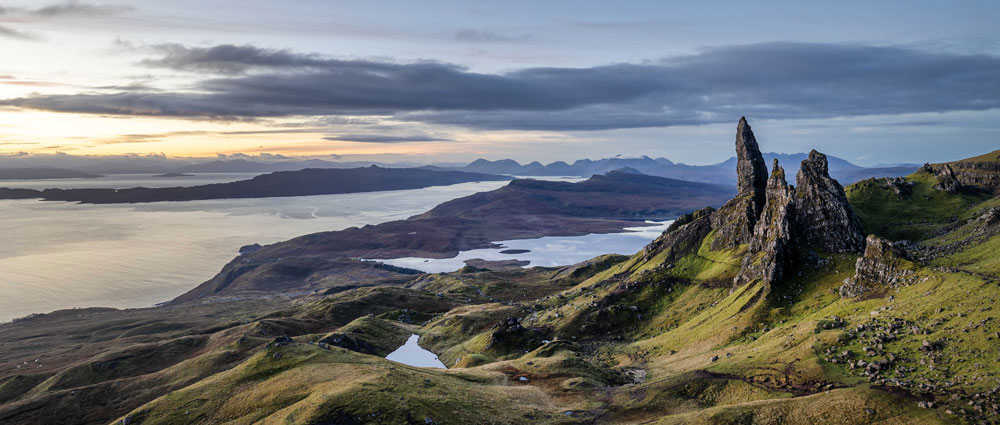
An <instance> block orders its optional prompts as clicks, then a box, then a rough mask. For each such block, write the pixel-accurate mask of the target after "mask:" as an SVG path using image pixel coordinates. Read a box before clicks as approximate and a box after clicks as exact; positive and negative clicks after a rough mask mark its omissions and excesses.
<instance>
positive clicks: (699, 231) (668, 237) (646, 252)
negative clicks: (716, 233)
mask: <svg viewBox="0 0 1000 425" xmlns="http://www.w3.org/2000/svg"><path fill="white" fill-rule="evenodd" d="M714 211H715V209H714V208H712V207H707V208H702V209H700V210H698V211H695V212H693V213H690V214H684V215H682V216H680V217H678V218H677V220H674V222H673V223H671V224H670V227H669V228H667V231H666V232H663V234H662V235H660V237H658V238H656V240H654V241H653V242H651V243H650V244H649V245H646V247H645V248H643V252H642V253H643V260H644V261H648V260H650V259H652V258H653V257H655V256H656V255H658V254H659V253H660V252H663V251H664V250H669V252H668V253H667V256H666V258H665V259H664V264H670V263H673V262H674V261H677V259H679V258H681V257H683V256H685V255H688V254H691V253H694V252H698V248H699V247H700V246H701V241H702V240H703V239H705V236H708V234H709V233H710V232H711V231H712V223H711V216H712V213H713V212H714Z"/></svg>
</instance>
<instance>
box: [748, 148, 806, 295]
mask: <svg viewBox="0 0 1000 425" xmlns="http://www.w3.org/2000/svg"><path fill="white" fill-rule="evenodd" d="M795 207H796V204H795V190H794V189H793V188H792V187H791V186H790V185H789V184H788V183H787V182H786V181H785V170H784V169H783V168H781V166H780V165H778V160H777V159H775V160H774V167H773V171H771V177H770V178H769V179H768V181H767V188H766V201H765V204H764V210H763V211H762V212H761V215H760V220H758V221H757V225H756V226H754V232H753V239H752V240H751V241H750V246H749V247H748V249H747V254H746V256H745V257H743V264H742V266H741V267H740V272H739V273H738V274H737V275H736V278H735V279H734V280H733V284H734V286H739V285H743V284H746V283H750V282H752V281H755V280H758V279H759V280H762V281H764V282H765V283H766V284H768V285H773V284H775V283H777V282H779V281H781V279H782V278H783V277H784V276H785V274H786V273H787V272H788V271H790V270H791V269H792V266H793V263H794V257H795V252H794V247H793V243H794V239H795V235H794V226H793V221H792V218H793V217H795Z"/></svg>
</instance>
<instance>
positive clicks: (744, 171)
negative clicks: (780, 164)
mask: <svg viewBox="0 0 1000 425" xmlns="http://www.w3.org/2000/svg"><path fill="white" fill-rule="evenodd" d="M736 174H737V176H736V178H737V183H736V186H737V188H738V190H737V193H736V197H735V198H733V199H731V200H730V201H729V202H727V203H726V205H724V206H722V208H720V209H719V211H718V212H717V213H715V214H713V216H712V227H713V228H714V229H716V230H717V237H716V238H715V239H714V240H713V241H712V249H713V250H720V249H729V248H734V247H736V246H739V245H742V244H747V243H750V241H751V240H752V238H753V231H754V226H756V224H757V218H758V217H759V216H760V213H761V211H762V210H763V209H764V203H765V202H766V197H767V194H766V191H767V167H766V166H765V165H764V157H763V156H762V155H761V153H760V147H759V146H757V139H756V138H755V137H754V135H753V130H752V129H751V128H750V124H748V123H747V120H746V118H740V122H739V124H738V125H737V126H736Z"/></svg>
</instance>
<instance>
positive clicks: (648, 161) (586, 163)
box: [0, 152, 919, 185]
mask: <svg viewBox="0 0 1000 425" xmlns="http://www.w3.org/2000/svg"><path fill="white" fill-rule="evenodd" d="M806 156H807V155H806V154H804V153H796V154H782V153H773V152H771V153H764V159H765V161H766V162H767V163H768V164H770V163H771V161H772V159H774V158H778V160H779V161H780V162H781V163H782V164H788V167H787V171H788V172H789V173H790V175H794V173H795V172H797V171H798V164H799V163H800V162H802V160H803V159H805V158H806ZM829 161H830V175H831V176H832V177H833V178H835V179H837V180H839V181H840V182H841V183H842V184H850V183H853V182H856V181H859V180H863V179H866V178H869V177H895V176H905V175H908V174H910V173H912V172H914V171H916V169H917V168H918V167H919V164H896V165H886V166H881V167H871V168H869V167H862V166H859V165H855V164H852V163H850V162H848V161H846V160H844V159H841V158H837V157H833V156H831V157H829ZM10 164H13V163H12V162H11V161H6V162H0V180H3V179H31V178H77V177H80V178H82V177H99V176H98V175H97V174H160V173H198V174H210V173H259V174H264V173H273V172H277V171H298V170H304V169H308V168H322V169H344V168H358V167H368V166H371V165H377V166H380V167H385V168H403V167H419V168H423V169H427V170H435V171H465V172H472V173H483V174H506V175H513V176H578V177H590V176H593V175H602V174H605V173H607V172H609V171H615V170H621V169H627V170H629V172H632V173H641V174H646V175H651V176H657V177H667V178H672V179H678V180H688V181H694V182H702V183H714V184H724V185H734V184H735V182H736V158H735V157H733V158H730V159H728V160H726V161H723V162H720V163H718V164H710V165H688V164H682V163H678V162H673V161H671V160H669V159H667V158H662V157H660V158H650V157H648V156H642V157H638V158H622V157H615V158H604V159H598V160H591V159H581V160H577V161H574V162H573V163H572V164H570V163H567V162H564V161H556V162H552V163H549V164H542V163H540V162H538V161H534V162H531V163H528V164H523V165H522V164H520V163H518V162H517V161H514V160H512V159H501V160H498V161H489V160H486V159H477V160H475V161H473V162H471V163H469V164H466V165H464V166H463V165H444V166H443V165H424V166H419V164H386V163H378V162H370V161H368V162H365V161H350V162H347V161H345V162H340V161H327V160H320V159H307V160H288V159H285V160H279V161H267V160H248V159H242V158H237V159H220V160H215V161H211V162H191V161H182V160H174V159H147V158H137V159H135V160H132V161H126V160H122V159H120V158H118V159H114V160H107V161H96V162H87V163H80V164H78V165H79V168H78V169H79V170H82V171H76V170H71V169H65V167H64V168H62V169H61V171H62V174H53V173H55V170H56V168H52V167H50V166H45V167H34V168H4V167H5V166H9V165H10ZM27 170H50V171H49V172H48V174H46V173H43V172H37V173H35V174H32V173H30V172H28V171H27ZM35 175H45V176H46V177H32V176H35ZM5 176H6V177H5Z"/></svg>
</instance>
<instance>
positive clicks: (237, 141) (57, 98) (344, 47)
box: [0, 0, 1000, 165]
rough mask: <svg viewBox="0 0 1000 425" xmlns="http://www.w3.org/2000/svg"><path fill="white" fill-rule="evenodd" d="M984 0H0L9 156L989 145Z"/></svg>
mask: <svg viewBox="0 0 1000 425" xmlns="http://www.w3.org/2000/svg"><path fill="white" fill-rule="evenodd" d="M998 21H1000V2H996V1H961V0H958V1H928V0H909V1H880V2H871V1H859V2H853V1H840V2H800V1H787V2H778V1H757V2H747V1H738V2H729V1H700V2H668V1H620V2H608V1H579V0H578V1H537V0H535V1H519V0H506V1H465V2H458V1H434V0H425V1H419V2H415V1H377V2H373V1H318V0H299V1H295V0H289V1H283V2H275V1H254V0H242V1H229V0H225V1H223V0H215V1H212V0H200V1H191V0H171V1H163V0H155V1H154V0H139V1H130V2H125V1H122V2H101V1H53V2H48V1H45V0H32V1H2V0H0V57H3V58H5V59H4V60H3V61H2V62H0V155H22V156H23V155H48V154H57V153H58V154H69V155H121V154H164V155H167V156H171V157H208V156H215V155H217V154H236V153H245V154H250V155H260V154H262V153H264V154H280V155H286V156H310V157H321V158H322V157H330V158H340V159H357V160H379V161H387V162H392V161H420V162H461V161H470V160H473V159H476V158H488V159H501V158H513V159H515V160H518V161H522V162H529V161H534V160H539V161H542V162H549V161H556V160H567V161H569V160H575V159H581V158H592V159H597V158H602V157H610V156H615V155H629V156H637V155H649V156H652V157H659V156H664V157H667V158H670V159H671V160H674V161H678V162H685V163H689V164H708V163H715V162H720V161H722V160H725V159H726V158H728V157H730V156H732V154H733V140H734V138H735V127H736V122H737V121H738V120H739V118H740V116H746V117H747V119H748V120H749V121H750V123H751V125H752V126H753V128H754V131H755V133H756V134H757V138H758V141H759V142H760V144H761V148H762V150H764V151H771V152H785V153H794V152H806V151H808V150H809V149H813V148H815V149H818V150H820V151H823V152H825V153H828V154H831V155H835V156H839V157H841V158H844V159H847V160H849V161H852V162H855V163H857V164H860V165H875V164H879V163H903V162H910V163H914V162H915V163H922V162H928V161H929V162H939V161H948V160H954V159H960V158H963V157H968V156H974V155H978V154H981V153H984V152H988V151H991V150H995V149H998V148H1000V137H998V136H1000V124H998V122H1000V120H998V118H1000V112H998V108H1000V25H996V22H998Z"/></svg>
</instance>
